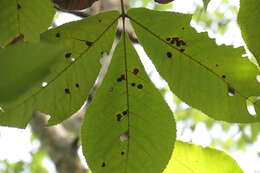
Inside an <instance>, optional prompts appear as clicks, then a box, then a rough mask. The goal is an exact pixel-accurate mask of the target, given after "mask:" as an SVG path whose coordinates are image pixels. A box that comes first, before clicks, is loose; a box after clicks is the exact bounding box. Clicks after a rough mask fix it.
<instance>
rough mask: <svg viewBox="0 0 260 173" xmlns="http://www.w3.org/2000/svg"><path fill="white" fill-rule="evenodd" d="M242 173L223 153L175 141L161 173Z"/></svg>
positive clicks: (234, 162) (233, 161)
mask: <svg viewBox="0 0 260 173" xmlns="http://www.w3.org/2000/svg"><path fill="white" fill-rule="evenodd" d="M173 172H174V173H209V172H210V173H219V172H221V173H231V172H234V173H242V172H243V171H242V170H241V168H240V167H239V166H238V164H237V163H236V161H235V160H233V159H232V158H231V157H230V156H229V155H227V154H226V153H225V152H223V151H220V150H217V149H213V148H210V147H205V148H204V147H201V146H198V145H194V144H190V143H186V142H181V141H176V143H175V149H174V152H173V155H172V158H171V160H170V162H169V164H168V166H167V168H166V169H165V170H164V172H163V173H173Z"/></svg>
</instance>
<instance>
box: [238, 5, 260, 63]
mask: <svg viewBox="0 0 260 173" xmlns="http://www.w3.org/2000/svg"><path fill="white" fill-rule="evenodd" d="M259 19H260V1H259V0H251V1H247V0H240V9H239V14H238V23H239V25H240V29H241V32H242V36H243V39H244V41H245V42H246V44H247V46H248V48H249V50H250V51H251V52H252V53H253V55H254V56H255V58H256V60H257V62H258V64H260V42H259V38H260V22H259Z"/></svg>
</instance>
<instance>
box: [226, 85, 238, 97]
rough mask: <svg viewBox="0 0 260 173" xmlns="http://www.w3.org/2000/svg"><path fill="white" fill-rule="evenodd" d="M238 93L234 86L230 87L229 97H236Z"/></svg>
mask: <svg viewBox="0 0 260 173" xmlns="http://www.w3.org/2000/svg"><path fill="white" fill-rule="evenodd" d="M235 93H236V90H235V88H233V87H232V86H230V85H228V95H229V96H234V95H235Z"/></svg>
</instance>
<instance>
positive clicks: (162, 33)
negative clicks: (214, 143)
mask: <svg viewBox="0 0 260 173" xmlns="http://www.w3.org/2000/svg"><path fill="white" fill-rule="evenodd" d="M128 15H129V16H130V20H131V23H132V24H133V27H134V29H135V32H136V34H137V36H138V40H139V41H140V43H141V45H142V46H143V47H144V49H145V51H146V52H147V54H148V55H149V56H150V58H151V59H152V61H153V63H154V64H155V66H156V68H157V70H158V71H159V73H160V74H161V76H162V77H163V78H164V79H165V80H166V81H167V82H168V84H169V86H170V88H171V90H172V91H173V92H174V93H175V94H176V95H177V96H178V97H180V98H181V99H182V100H183V101H185V102H186V103H187V104H189V105H190V106H192V107H194V108H197V109H199V110H201V111H203V112H204V113H206V114H207V115H208V116H210V117H212V118H214V119H216V120H224V121H227V122H239V123H247V122H256V121H260V117H259V116H256V117H253V116H251V115H250V114H249V113H248V111H247V105H246V101H247V98H249V97H250V96H260V83H259V82H257V80H256V76H257V75H259V74H260V73H259V70H258V69H257V67H256V66H255V65H253V64H252V63H250V62H249V61H248V59H246V58H242V57H241V55H242V54H243V49H241V48H237V49H234V48H232V47H229V46H217V45H216V44H215V42H214V40H211V39H209V38H208V36H207V34H206V33H196V31H195V30H194V29H193V28H191V27H190V26H189V22H190V19H191V16H190V15H183V14H178V13H172V12H157V11H151V10H147V9H130V10H129V12H128ZM150 19H153V20H150ZM259 106H260V105H259V104H255V109H259V108H257V107H259ZM258 115H259V113H258Z"/></svg>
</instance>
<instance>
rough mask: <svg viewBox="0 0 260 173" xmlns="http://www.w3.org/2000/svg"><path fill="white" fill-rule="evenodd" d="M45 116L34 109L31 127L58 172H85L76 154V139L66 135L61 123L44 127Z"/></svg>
mask: <svg viewBox="0 0 260 173" xmlns="http://www.w3.org/2000/svg"><path fill="white" fill-rule="evenodd" d="M46 122H47V116H45V115H44V114H43V113H41V112H38V111H35V112H34V114H33V119H32V121H31V127H32V130H33V132H34V133H35V134H36V136H37V137H38V138H39V139H40V141H41V145H42V146H43V147H44V149H45V150H46V151H47V152H48V153H49V155H50V158H51V159H52V160H53V162H54V163H55V166H56V169H57V171H58V172H59V173H72V172H73V173H86V172H87V170H86V169H85V168H84V166H83V165H82V163H81V161H80V158H79V156H78V153H77V150H78V147H77V142H76V141H77V140H78V138H76V139H75V138H72V137H70V136H69V135H68V133H67V131H66V130H65V129H64V128H63V126H62V125H56V126H52V127H45V125H46Z"/></svg>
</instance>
